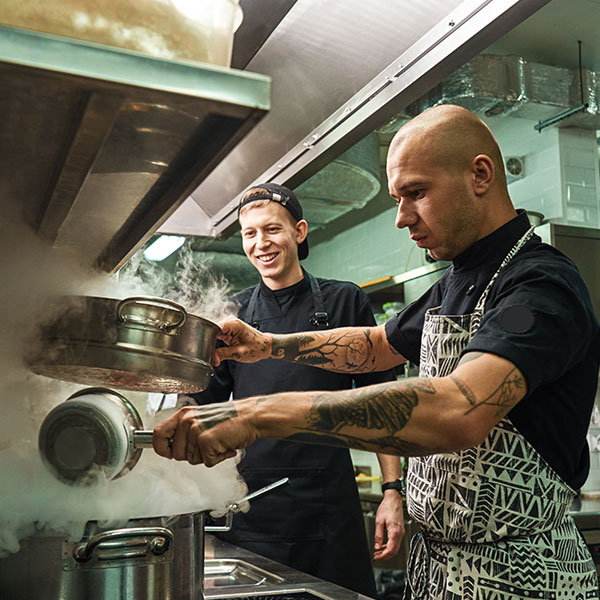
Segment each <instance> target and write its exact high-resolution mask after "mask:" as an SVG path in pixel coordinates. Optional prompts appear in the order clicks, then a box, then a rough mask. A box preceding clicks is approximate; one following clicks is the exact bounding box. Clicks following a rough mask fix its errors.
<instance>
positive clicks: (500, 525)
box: [154, 106, 600, 600]
mask: <svg viewBox="0 0 600 600" xmlns="http://www.w3.org/2000/svg"><path fill="white" fill-rule="evenodd" d="M387 174H388V181H389V192H390V196H391V197H392V198H393V199H395V200H396V203H397V205H398V209H397V215H396V224H397V226H398V227H400V228H408V230H409V233H410V236H411V238H412V239H413V240H414V241H415V243H416V244H417V245H418V246H420V247H421V248H426V249H427V250H428V252H429V253H430V254H431V256H433V257H434V258H439V259H445V260H451V261H452V266H451V267H450V268H449V269H448V270H447V271H446V272H445V274H444V275H443V277H442V278H441V279H440V280H439V281H438V282H436V283H435V284H434V285H433V286H432V287H431V288H430V289H429V290H427V291H426V292H425V293H424V294H423V296H422V297H421V298H419V299H418V300H416V301H415V302H413V303H412V304H410V305H409V306H408V307H407V308H406V309H404V310H403V311H402V312H401V313H399V314H398V315H397V316H396V317H394V318H392V319H391V320H390V321H388V322H387V323H386V324H385V325H381V326H379V327H367V328H342V329H335V330H332V331H323V332H304V333H297V334H289V335H280V334H276V335H271V334H267V333H264V332H261V331H256V330H254V329H252V328H250V327H248V326H247V325H246V324H244V323H241V322H240V321H235V320H233V321H229V322H226V323H224V324H223V328H222V336H221V339H222V340H223V341H224V342H225V343H226V344H227V346H225V347H222V348H219V349H218V350H217V351H216V353H215V362H216V363H219V362H221V361H223V360H230V359H233V360H236V361H257V360H263V359H270V360H273V359H276V360H281V359H283V360H286V361H291V363H292V364H298V363H299V364H308V365H316V366H319V367H321V368H323V369H329V370H332V371H336V372H341V373H343V372H359V373H370V372H373V371H377V370H380V369H387V368H389V367H392V366H395V365H398V364H401V363H402V362H404V361H405V360H410V361H411V362H413V363H415V364H418V365H419V376H418V377H415V378H410V379H402V380H398V381H396V382H391V383H381V384H377V385H374V386H369V387H365V388H361V389H357V390H344V391H337V392H326V391H323V392H304V393H285V394H276V395H274V396H259V397H257V398H249V399H247V400H244V401H241V402H237V403H235V404H234V406H233V407H230V408H228V410H227V411H223V410H218V409H216V408H215V407H207V408H206V409H204V410H203V409H190V410H187V411H186V410H185V409H184V410H182V411H180V412H179V413H177V414H175V415H174V416H173V417H172V418H171V419H169V420H166V421H164V422H163V423H162V424H161V425H159V426H158V427H157V428H156V429H155V433H154V448H155V450H156V451H157V452H158V453H159V454H161V455H162V456H167V457H171V458H175V459H178V460H188V461H190V462H192V463H196V462H204V463H206V464H208V465H211V464H215V463H217V462H219V461H221V460H223V458H225V457H227V456H230V455H231V453H232V452H233V451H234V450H233V449H235V448H241V447H244V446H246V445H248V444H249V443H251V442H252V441H253V440H255V439H257V438H262V437H271V438H278V439H288V440H300V441H304V442H309V443H313V444H315V443H316V444H330V445H338V446H348V447H353V448H363V449H367V450H372V451H377V452H387V453H396V454H400V455H406V456H410V457H411V458H410V460H409V468H408V473H407V509H408V512H409V514H410V515H411V517H412V518H413V519H414V520H415V521H416V522H418V523H419V524H420V526H421V528H422V532H421V533H420V534H419V535H418V536H417V537H416V538H415V539H414V540H413V543H412V547H411V557H410V564H409V573H408V582H409V586H408V594H409V596H408V597H412V598H416V599H431V600H433V599H444V600H480V599H483V598H486V599H490V600H491V599H494V600H515V599H521V600H524V599H526V598H544V599H545V598H560V597H567V596H568V597H573V598H582V599H583V598H585V599H586V600H589V599H598V580H597V575H596V569H595V566H594V563H593V560H592V558H591V556H590V553H589V551H588V549H587V547H586V545H585V543H584V541H583V539H582V538H581V536H580V535H579V533H578V531H577V528H576V527H575V523H574V522H573V519H572V517H571V516H570V514H569V510H570V508H571V505H572V503H573V500H574V498H575V496H576V491H577V490H578V489H579V488H580V487H581V486H582V485H583V483H584V482H585V480H586V477H587V474H588V472H589V450H588V446H587V441H586V434H587V429H588V425H589V420H590V416H591V412H592V408H593V406H594V397H595V394H596V389H597V382H598V367H599V360H600V326H599V324H598V320H597V318H596V315H595V314H594V310H593V307H592V303H591V299H590V295H589V292H588V290H587V288H586V286H585V284H584V282H583V280H582V278H581V275H580V273H579V271H578V269H577V267H576V266H575V265H574V263H573V262H572V261H571V260H570V259H569V258H567V257H566V256H564V255H563V254H561V253H560V252H559V251H558V250H556V249H555V248H553V247H551V246H548V245H547V244H544V243H543V242H542V241H541V239H540V238H539V237H538V236H537V235H535V233H534V231H533V227H531V225H530V223H529V221H528V218H527V215H526V214H525V213H524V212H523V211H520V212H518V211H516V210H515V209H514V208H513V205H512V202H511V200H510V197H509V195H508V188H507V184H506V177H505V174H504V170H503V165H502V160H501V155H500V150H499V149H498V146H497V144H496V141H495V140H494V138H493V136H492V134H491V132H490V130H489V129H488V128H487V126H486V125H485V124H484V123H483V122H482V121H481V120H480V119H479V118H477V117H476V116H475V115H474V114H473V113H471V112H469V111H468V110H466V109H464V108H461V107H458V106H439V107H435V108H431V109H429V110H427V111H425V112H423V113H422V114H421V115H419V116H417V117H415V118H414V119H413V120H411V121H409V122H408V123H407V125H405V126H404V127H402V128H401V129H400V130H399V131H398V133H397V134H396V136H395V137H394V139H393V141H392V144H391V145H390V149H389V153H388V161H387ZM172 436H174V440H173V446H172V448H171V447H169V439H170V438H171V437H172Z"/></svg>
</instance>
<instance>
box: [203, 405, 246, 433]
mask: <svg viewBox="0 0 600 600" xmlns="http://www.w3.org/2000/svg"><path fill="white" fill-rule="evenodd" d="M193 411H194V412H193V416H194V421H195V422H196V424H197V425H198V426H199V427H200V428H201V429H202V430H203V431H204V430H206V429H211V428H212V427H216V426H217V425H220V424H221V423H224V422H225V421H228V420H229V419H234V418H235V417H237V416H238V413H237V410H236V408H235V404H234V403H233V402H220V403H218V404H207V405H206V406H195V407H194V408H193Z"/></svg>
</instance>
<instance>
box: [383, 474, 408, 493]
mask: <svg viewBox="0 0 600 600" xmlns="http://www.w3.org/2000/svg"><path fill="white" fill-rule="evenodd" d="M387 490H396V491H397V492H398V493H399V494H400V495H401V496H404V493H405V491H406V488H405V486H404V479H402V478H401V477H400V478H398V479H396V480H394V481H388V482H387V483H383V484H381V491H382V492H387Z"/></svg>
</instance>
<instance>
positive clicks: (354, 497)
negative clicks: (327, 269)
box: [194, 274, 394, 597]
mask: <svg viewBox="0 0 600 600" xmlns="http://www.w3.org/2000/svg"><path fill="white" fill-rule="evenodd" d="M317 282H318V284H319V289H320V291H321V295H322V298H323V304H324V310H325V311H326V313H327V321H328V324H329V326H328V328H334V327H342V326H370V325H374V324H375V321H374V319H373V314H372V311H371V308H370V306H369V301H368V298H367V296H366V295H365V294H364V292H362V291H361V290H360V288H358V286H356V285H354V284H353V283H348V282H341V281H332V280H328V279H321V278H317ZM258 285H259V286H260V291H259V295H258V297H257V302H256V306H255V308H254V314H253V315H252V317H251V318H249V319H248V321H249V322H251V324H252V325H253V326H255V327H258V328H259V329H260V330H261V331H265V332H267V331H268V332H271V333H292V332H297V331H309V330H315V329H317V328H318V327H317V326H316V325H315V324H313V322H312V321H314V320H313V319H312V317H313V316H314V314H315V302H314V299H313V294H312V292H311V286H310V282H309V279H308V276H307V274H305V277H304V279H303V280H302V281H300V282H299V283H298V284H296V285H294V286H291V287H289V288H285V289H283V290H275V291H272V290H270V289H269V288H268V287H267V286H266V285H264V283H262V282H261V283H260V284H258ZM253 291H254V288H248V289H246V290H243V291H242V292H240V293H239V294H237V295H236V296H235V297H234V298H233V300H235V301H236V302H237V303H239V305H240V310H239V311H238V314H239V316H240V318H244V317H245V316H246V315H245V313H246V308H247V305H248V303H249V301H250V298H251V296H252V293H253ZM393 378H394V374H393V372H391V371H386V372H384V373H373V374H366V375H350V374H342V373H332V372H328V371H325V370H322V369H318V368H316V367H311V366H307V365H302V364H291V363H284V362H282V361H276V360H272V359H268V360H263V361H260V362H258V363H253V364H244V363H238V362H234V361H225V362H224V363H223V364H222V365H221V366H219V367H218V368H217V369H216V372H215V375H214V377H213V378H212V380H211V383H210V385H209V386H208V388H207V389H206V390H205V391H204V392H202V393H200V394H195V395H194V397H195V399H196V401H197V402H199V403H202V404H205V403H209V402H222V401H226V400H228V399H229V397H230V394H233V398H234V399H238V398H244V397H247V396H254V395H262V394H269V393H274V392H281V391H306V390H338V389H348V388H351V387H352V386H353V384H355V385H357V386H363V385H368V384H371V383H380V382H382V381H390V380H392V379H393ZM239 470H240V472H241V474H242V476H243V477H244V479H245V480H246V483H247V484H248V488H249V490H250V491H254V490H256V489H258V488H260V487H263V486H265V485H267V484H269V483H271V482H273V481H276V480H277V479H280V478H281V477H289V478H290V483H289V484H288V485H286V486H283V487H281V488H278V489H276V490H275V491H273V492H271V494H269V495H268V496H265V497H263V498H258V499H256V500H254V501H252V502H251V506H250V511H249V512H248V513H246V514H244V513H238V514H236V515H235V517H234V521H233V529H232V531H231V532H228V533H226V534H219V537H221V538H222V539H224V540H226V541H228V542H231V543H234V544H236V545H238V546H241V547H243V548H246V549H248V550H250V551H252V552H255V553H257V554H261V555H263V556H267V557H268V558H271V559H273V560H276V561H278V562H281V563H283V564H286V565H289V566H291V567H293V568H296V569H298V570H301V571H304V572H306V573H310V574H311V575H314V576H316V577H319V578H321V579H324V580H327V581H331V582H333V583H337V584H338V585H341V586H343V587H346V588H348V589H352V590H355V591H357V592H360V593H362V594H365V595H367V596H371V597H374V596H375V584H374V579H373V570H372V566H371V557H370V554H369V550H368V546H367V540H366V535H365V529H364V521H363V516H362V511H361V507H360V501H359V497H358V490H357V487H356V482H355V479H354V469H353V465H352V462H351V460H350V453H349V451H348V450H347V449H343V448H330V447H326V446H317V445H311V444H301V443H296V442H288V441H280V440H271V439H261V440H257V441H256V442H255V443H254V444H252V445H251V446H250V447H249V448H247V450H246V454H245V457H244V458H243V459H242V461H241V462H240V465H239Z"/></svg>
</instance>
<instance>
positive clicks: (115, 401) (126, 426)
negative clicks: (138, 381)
mask: <svg viewBox="0 0 600 600" xmlns="http://www.w3.org/2000/svg"><path fill="white" fill-rule="evenodd" d="M38 447H39V450H40V454H41V457H42V460H43V461H44V463H45V464H46V466H47V467H48V468H49V469H50V471H51V472H52V473H53V474H54V475H55V476H56V477H57V478H58V479H60V480H61V481H64V482H65V483H74V482H79V483H86V478H89V477H90V475H93V473H94V472H96V471H97V470H98V469H99V468H101V469H102V472H103V473H104V475H105V476H106V477H107V478H108V479H115V478H117V477H119V476H121V475H123V474H125V473H127V472H128V471H129V470H131V469H132V468H133V467H134V466H135V465H136V463H137V462H138V460H139V459H140V456H141V453H142V448H151V447H152V431H144V430H143V424H142V419H141V417H140V415H139V413H138V411H137V410H136V408H135V406H133V404H131V403H130V402H129V400H127V398H125V396H122V395H121V394H119V393H117V392H114V391H112V390H108V389H106V388H86V389H84V390H80V391H78V392H76V393H75V394H72V395H71V396H69V398H67V399H66V400H65V401H64V402H62V403H61V404H59V405H58V406H56V407H54V408H53V409H52V410H51V411H50V412H49V413H48V414H47V415H46V417H45V418H44V420H43V422H42V425H41V427H40V431H39V435H38ZM92 482H93V479H88V481H87V483H92Z"/></svg>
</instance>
